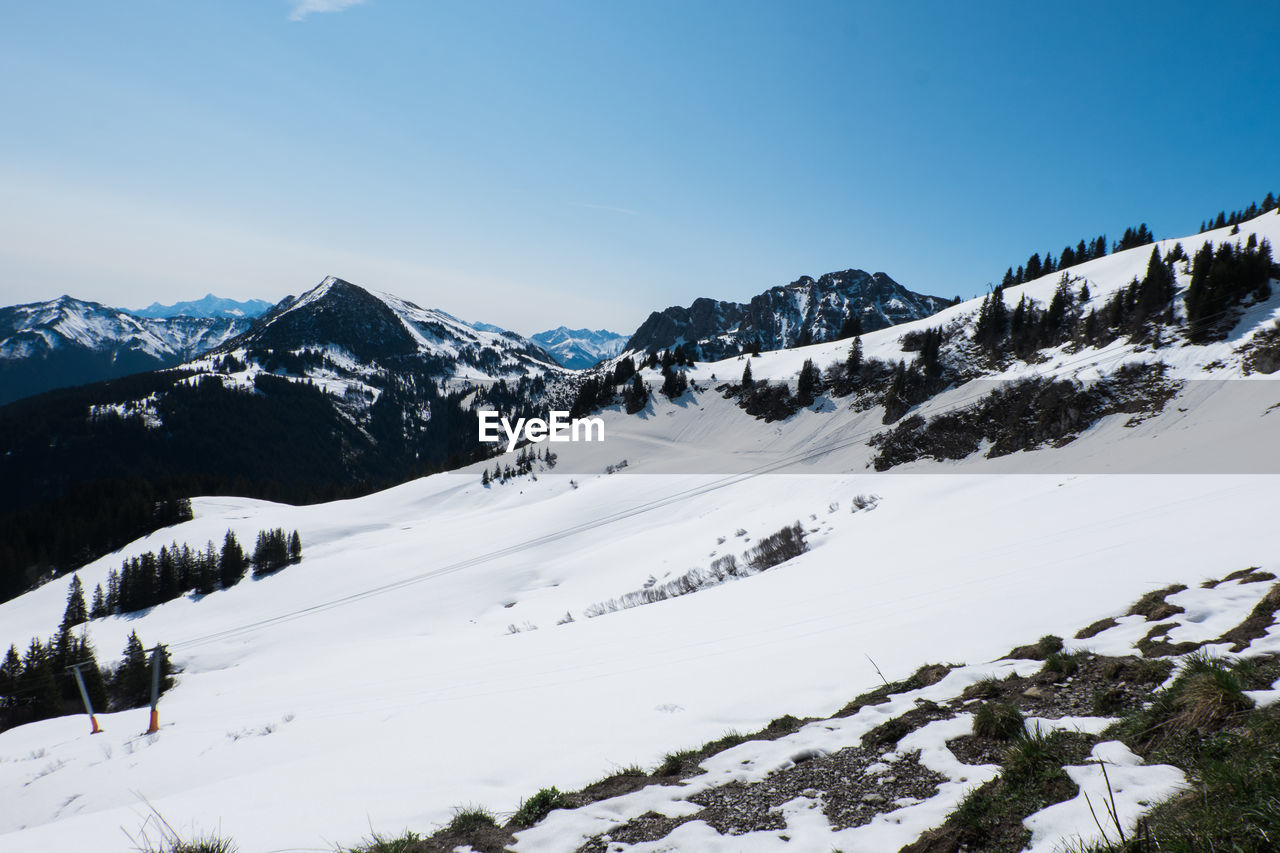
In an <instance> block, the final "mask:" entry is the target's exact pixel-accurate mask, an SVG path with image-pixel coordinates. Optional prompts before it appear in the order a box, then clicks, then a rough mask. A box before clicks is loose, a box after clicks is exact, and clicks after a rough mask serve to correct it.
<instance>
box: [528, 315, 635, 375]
mask: <svg viewBox="0 0 1280 853" xmlns="http://www.w3.org/2000/svg"><path fill="white" fill-rule="evenodd" d="M529 340H531V341H533V342H534V343H536V344H538V345H539V346H541V347H542V348H543V349H545V350H546V351H547V352H549V353H551V354H552V355H553V356H555V359H556V361H558V362H560V364H562V365H564V366H565V367H569V368H573V369H576V370H581V369H583V368H587V367H591V366H593V365H595V364H596V363H597V362H600V361H602V360H603V359H607V358H613V357H614V356H615V355H618V354H619V353H620V352H622V350H623V347H624V346H625V345H626V343H627V338H626V336H625V335H620V334H618V333H617V332H610V331H609V330H608V329H595V330H592V329H570V328H569V327H567V326H558V327H556V328H554V329H548V330H547V331H545V332H538V333H537V334H536V335H531V336H530V337H529Z"/></svg>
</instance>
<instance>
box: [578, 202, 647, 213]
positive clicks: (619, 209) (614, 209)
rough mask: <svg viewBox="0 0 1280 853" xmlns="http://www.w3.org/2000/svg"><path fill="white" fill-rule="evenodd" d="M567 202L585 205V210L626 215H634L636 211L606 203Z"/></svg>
mask: <svg viewBox="0 0 1280 853" xmlns="http://www.w3.org/2000/svg"><path fill="white" fill-rule="evenodd" d="M569 204H570V205H571V206H573V207H585V208H586V209H587V210H607V211H609V212H610V213H625V214H626V215H627V216H636V215H637V214H636V212H635V211H634V210H632V209H631V208H629V207H613V206H612V205H608V204H587V203H586V202H581V201H571V202H569Z"/></svg>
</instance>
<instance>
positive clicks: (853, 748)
mask: <svg viewBox="0 0 1280 853" xmlns="http://www.w3.org/2000/svg"><path fill="white" fill-rule="evenodd" d="M1274 580H1275V577H1274V576H1273V575H1272V574H1271V573H1269V572H1263V571H1259V570H1257V569H1253V568H1250V569H1244V570H1240V571H1237V572H1233V573H1232V574H1229V575H1227V576H1226V577H1224V578H1222V579H1220V580H1214V581H1209V582H1206V583H1205V584H1204V585H1203V586H1202V587H1200V588H1199V589H1198V590H1192V591H1188V590H1187V589H1186V588H1185V587H1182V586H1173V587H1168V588H1165V589H1161V590H1156V591H1154V592H1152V593H1149V594H1148V595H1146V596H1143V598H1142V599H1140V600H1139V601H1138V602H1136V603H1135V604H1134V605H1133V606H1132V607H1131V608H1130V609H1129V610H1128V611H1127V612H1126V613H1125V614H1124V615H1122V616H1117V617H1112V618H1108V619H1104V620H1101V621H1099V622H1096V623H1094V624H1093V625H1090V626H1087V627H1085V628H1082V629H1081V630H1080V631H1079V632H1078V633H1077V635H1076V637H1075V638H1073V639H1071V640H1066V641H1064V640H1063V639H1061V638H1058V637H1052V636H1047V637H1043V638H1041V639H1040V640H1039V641H1037V642H1036V643H1033V644H1030V645H1026V646H1021V647H1018V648H1015V649H1013V650H1011V651H1010V652H1009V654H1008V655H1007V656H1005V657H1004V658H1002V659H1000V660H998V661H994V662H992V663H991V664H986V665H980V666H960V665H955V664H932V665H926V666H923V667H921V668H920V669H919V670H918V671H917V672H916V673H915V674H913V675H912V676H911V677H910V678H908V679H906V680H904V681H901V682H896V683H891V684H890V683H886V684H884V685H883V686H881V687H880V688H878V689H876V690H874V691H871V692H869V693H867V694H864V695H863V696H860V697H858V698H857V699H855V700H853V701H852V702H850V703H849V704H848V705H847V706H846V707H845V708H843V709H841V711H840V712H839V713H837V714H836V715H834V716H832V717H830V718H826V719H806V720H800V719H797V718H794V717H783V718H780V719H778V720H775V721H774V722H773V723H771V724H770V725H769V726H767V727H766V728H764V729H762V730H761V731H759V732H757V733H754V734H752V735H736V734H730V735H727V736H726V737H724V738H722V739H720V740H718V741H714V742H712V743H709V744H707V745H705V746H704V747H702V748H701V749H699V750H693V751H687V752H680V753H673V754H671V755H669V756H668V757H667V759H666V761H664V762H663V763H662V765H661V766H659V767H658V768H656V769H655V770H653V771H651V772H645V771H643V770H641V769H640V768H628V769H626V770H623V771H621V772H619V773H617V774H615V775H614V776H611V777H609V778H607V779H604V780H601V781H600V782H598V783H596V784H594V785H591V786H589V787H588V788H585V789H583V790H582V791H578V792H573V793H569V794H562V793H560V792H558V791H555V790H554V789H548V790H547V791H543V792H539V794H538V795H537V796H536V797H532V798H530V800H529V801H528V802H527V803H526V807H525V808H522V810H521V812H520V813H518V814H517V815H515V816H513V817H512V818H511V819H510V820H509V821H507V823H506V824H505V825H502V826H500V825H498V822H497V821H496V820H492V819H491V816H486V815H484V814H483V813H481V815H480V817H478V818H477V817H476V815H475V814H473V813H467V814H466V815H461V814H460V817H466V820H460V821H455V824H454V825H451V826H450V827H446V828H444V829H442V830H441V831H440V832H438V833H437V834H435V835H433V836H431V837H429V838H425V839H419V838H417V837H406V838H404V839H398V840H396V841H393V842H390V841H387V840H385V839H384V840H382V841H380V842H376V843H374V844H372V845H370V846H368V847H366V848H361V849H362V850H367V851H370V853H375V852H376V851H382V850H403V851H452V850H456V849H462V850H467V849H471V850H477V851H486V853H488V852H489V851H495V852H496V851H503V850H508V849H511V850H551V849H562V850H565V851H576V852H577V853H606V851H608V853H624V851H632V850H636V851H658V850H694V849H703V848H702V846H701V844H699V843H697V842H691V841H690V839H692V838H696V837H702V838H706V839H715V838H721V839H732V838H741V839H742V848H741V849H757V846H756V845H754V844H753V843H752V842H753V841H758V840H760V839H765V838H767V839H769V840H773V839H776V840H778V841H781V842H790V841H791V839H792V836H793V834H794V833H793V829H792V821H793V820H795V819H796V815H797V814H798V813H809V814H810V815H812V813H813V812H815V811H820V812H821V816H822V817H821V819H822V820H824V821H825V823H826V825H827V827H829V830H830V831H831V833H832V835H833V837H840V836H839V833H840V832H841V831H844V830H854V829H856V828H859V827H867V826H868V825H870V824H873V823H880V824H885V825H888V824H891V823H901V824H904V825H911V826H916V825H918V826H919V828H920V832H919V833H918V834H917V836H916V840H915V841H913V842H911V843H909V844H907V845H906V846H902V847H901V849H902V853H958V851H962V850H963V851H1009V853H1016V851H1022V850H1024V849H1028V845H1030V849H1033V850H1051V849H1063V847H1062V845H1063V843H1066V842H1069V844H1070V845H1074V846H1070V848H1069V849H1072V850H1081V851H1113V850H1114V851H1121V850H1124V851H1155V850H1186V851H1190V850H1197V849H1231V850H1242V851H1244V850H1248V851H1253V850H1257V851H1262V850H1270V849H1275V848H1274V847H1272V846H1267V845H1268V844H1270V842H1269V841H1268V840H1267V839H1268V838H1269V837H1270V836H1269V835H1268V834H1267V833H1268V832H1269V831H1271V828H1273V827H1274V826H1275V825H1277V824H1280V806H1277V805H1276V803H1277V801H1276V800H1275V799H1274V798H1273V799H1271V800H1270V801H1267V800H1266V798H1265V797H1263V798H1262V799H1260V800H1259V802H1258V803H1257V808H1256V809H1255V812H1256V813H1254V814H1237V813H1235V812H1232V813H1231V814H1232V815H1234V817H1230V818H1228V819H1227V822H1228V823H1229V824H1231V825H1230V826H1226V825H1224V826H1222V827H1218V826H1217V825H1216V824H1215V823H1214V820H1217V819H1218V818H1215V817H1213V815H1212V814H1211V813H1210V811H1206V810H1205V809H1204V808H1201V810H1200V811H1199V812H1195V811H1194V809H1192V811H1193V813H1191V814H1190V815H1188V814H1187V813H1186V812H1187V810H1188V809H1191V808H1192V807H1191V806H1190V805H1189V804H1190V803H1191V802H1192V801H1195V800H1196V799H1197V797H1194V796H1190V797H1189V796H1173V797H1172V798H1170V797H1169V795H1168V794H1166V795H1165V796H1164V797H1160V798H1156V797H1152V798H1150V801H1148V800H1138V801H1137V803H1136V804H1134V806H1133V810H1130V811H1126V812H1124V813H1123V817H1120V816H1116V817H1112V814H1113V812H1112V809H1117V807H1116V806H1115V801H1116V797H1117V794H1118V793H1121V792H1122V789H1121V788H1120V783H1119V782H1117V783H1116V788H1117V790H1115V791H1113V790H1112V781H1111V777H1109V776H1105V777H1104V778H1106V780H1107V781H1106V789H1105V790H1106V792H1107V793H1108V794H1109V795H1110V798H1111V804H1110V807H1108V806H1107V804H1106V803H1105V802H1096V803H1095V801H1093V800H1089V801H1088V803H1089V807H1090V809H1091V810H1093V809H1095V806H1096V812H1097V814H1098V820H1097V824H1096V825H1097V827H1098V829H1099V830H1101V833H1102V835H1101V837H1100V838H1098V837H1095V838H1094V839H1093V840H1090V839H1088V838H1083V837H1081V838H1076V839H1074V840H1072V839H1071V838H1067V839H1059V840H1058V842H1057V844H1056V846H1049V845H1048V844H1047V841H1046V838H1048V836H1047V835H1046V832H1047V831H1048V830H1045V829H1044V827H1045V826H1049V827H1052V826H1053V819H1051V815H1054V814H1055V809H1056V810H1058V811H1059V812H1060V811H1061V809H1062V808H1063V806H1064V804H1068V803H1069V802H1070V801H1073V800H1075V799H1079V798H1080V794H1081V787H1080V785H1078V784H1077V783H1076V781H1074V780H1075V779H1076V778H1077V777H1079V776H1080V774H1081V771H1082V769H1083V768H1088V767H1097V768H1099V769H1101V770H1103V771H1104V773H1105V771H1106V769H1107V767H1108V766H1112V764H1113V762H1112V761H1109V760H1108V759H1106V758H1103V757H1102V756H1103V755H1105V754H1115V752H1116V750H1119V751H1120V752H1121V753H1123V754H1128V755H1131V757H1132V759H1133V760H1132V761H1130V762H1128V763H1129V764H1130V765H1133V766H1131V767H1124V768H1122V767H1121V765H1123V764H1125V762H1124V761H1116V762H1114V767H1113V769H1112V770H1111V772H1112V773H1113V774H1119V773H1121V772H1122V770H1129V771H1134V772H1139V771H1143V770H1146V769H1148V766H1149V769H1150V770H1152V771H1164V772H1165V774H1166V776H1167V775H1168V774H1170V773H1172V774H1175V775H1179V776H1182V778H1183V781H1180V782H1177V783H1176V784H1175V785H1173V786H1172V787H1171V788H1169V791H1168V793H1169V794H1176V792H1177V791H1179V790H1189V791H1191V792H1192V793H1195V794H1199V795H1202V796H1201V797H1200V798H1201V799H1203V800H1210V799H1214V798H1215V796H1218V795H1220V796H1222V797H1223V798H1224V799H1229V797H1230V795H1232V794H1233V793H1234V794H1236V795H1242V796H1246V797H1258V796H1261V794H1259V793H1258V791H1257V790H1255V789H1253V788H1248V789H1247V790H1245V789H1240V790H1237V789H1238V788H1239V785H1237V786H1236V788H1232V789H1231V790H1228V791H1226V792H1222V793H1220V794H1215V796H1208V795H1207V792H1208V791H1209V790H1210V789H1212V790H1214V791H1215V792H1216V791H1217V789H1216V788H1214V786H1217V785H1221V784H1222V782H1221V780H1220V779H1218V778H1217V777H1216V776H1214V775H1213V772H1212V767H1214V766H1216V765H1212V764H1206V763H1204V760H1203V759H1204V756H1205V755H1207V754H1213V753H1212V749H1217V748H1220V747H1218V746H1213V745H1216V744H1218V743H1219V742H1225V741H1229V742H1231V743H1233V744H1236V743H1238V742H1245V743H1248V742H1251V739H1252V740H1257V739H1258V738H1260V737H1267V738H1269V737H1270V735H1269V734H1267V733H1272V732H1273V729H1272V728H1271V726H1273V724H1274V722H1275V721H1274V720H1273V719H1272V718H1273V717H1275V710H1274V708H1272V707H1271V704H1270V703H1271V702H1272V701H1274V700H1275V698H1277V696H1276V695H1274V694H1276V691H1275V690H1274V689H1272V688H1273V686H1274V685H1275V684H1276V683H1277V678H1280V655H1277V653H1276V648H1275V647H1276V646H1277V644H1276V643H1275V642H1274V640H1275V638H1273V637H1268V629H1269V628H1270V627H1271V626H1272V624H1273V622H1274V620H1275V612H1276V611H1277V610H1280V584H1273V583H1272V582H1273V581H1274ZM1219 598H1220V599H1223V600H1230V601H1231V602H1232V603H1233V607H1234V608H1235V610H1234V611H1231V612H1236V613H1240V614H1244V613H1246V612H1247V615H1246V616H1244V618H1243V619H1242V620H1241V621H1239V622H1238V623H1236V624H1234V625H1233V626H1231V627H1229V628H1227V629H1226V630H1225V631H1222V630H1221V629H1220V628H1218V627H1215V625H1216V624H1217V623H1215V622H1214V619H1213V618H1209V617H1207V616H1206V614H1208V613H1210V612H1212V611H1213V604H1212V602H1213V601H1216V600H1218V599H1219ZM1179 602H1183V603H1179ZM1249 605H1251V606H1252V609H1247V607H1248V606H1249ZM1188 611H1192V612H1191V613H1190V614H1189V613H1188ZM1220 621H1221V617H1218V622H1220ZM1205 685H1218V687H1214V688H1213V689H1206V688H1205ZM1219 688H1220V689H1219ZM1260 733H1262V734H1260ZM1224 739H1225V741H1224ZM1233 739H1234V740H1233ZM1206 745H1211V746H1212V749H1210V748H1209V746H1206ZM1266 745H1267V748H1266V749H1262V750H1260V751H1259V755H1262V756H1264V757H1266V760H1270V758H1274V757H1276V756H1275V753H1276V746H1277V745H1276V744H1275V743H1274V742H1272V740H1271V739H1268V740H1267V742H1266ZM1107 750H1111V752H1110V753H1108V752H1107ZM1130 750H1131V752H1130ZM1206 750H1208V752H1206ZM1246 752H1247V751H1246ZM1246 752H1240V751H1239V750H1237V752H1236V753H1233V754H1234V755H1235V756H1236V758H1235V760H1240V758H1239V756H1240V755H1244V754H1246ZM926 753H927V754H926ZM943 753H945V755H944V754H943ZM940 760H941V763H940ZM1214 760H1218V759H1214ZM1250 760H1251V759H1250ZM1219 763H1221V762H1220V761H1219ZM1160 765H1163V766H1160ZM939 767H941V768H943V769H942V770H941V771H940V770H939V769H938V768H939ZM1206 767H1208V768H1210V769H1208V770H1206V769H1205V768H1206ZM1254 771H1256V772H1261V773H1265V772H1266V768H1262V769H1259V768H1258V767H1253V768H1244V769H1241V770H1239V772H1237V776H1241V777H1242V778H1243V777H1244V776H1248V775H1249V773H1251V772H1254ZM1233 772H1234V771H1233ZM1233 778H1234V777H1233ZM1251 784H1252V783H1251ZM1241 790H1243V794H1242V793H1241ZM1095 793H1096V792H1095ZM1160 799H1163V800H1166V802H1165V803H1164V804H1160V803H1159V802H1158V800H1160ZM1100 800H1105V797H1101V798H1100ZM1268 803H1269V804H1268ZM1134 810H1136V811H1137V812H1140V813H1139V814H1134V813H1133V811H1134ZM810 819H814V818H812V817H806V818H805V820H810ZM1242 822H1243V823H1242ZM584 827H589V828H594V829H584ZM1083 829H1089V827H1084V828H1083ZM1214 833H1220V834H1222V838H1223V839H1225V840H1224V841H1223V843H1229V844H1232V845H1235V846H1223V847H1217V846H1213V845H1214V844H1215V843H1216V840H1217V839H1218V838H1219V836H1218V835H1215V834H1214ZM699 834H700V835H699ZM1049 834H1051V832H1050V833H1049ZM1082 834H1083V833H1082ZM1228 836H1229V837H1228ZM844 837H848V836H844ZM1241 839H1243V841H1242V840H1241ZM1049 840H1052V839H1049ZM704 843H705V842H704ZM1205 843H1208V844H1210V847H1204V846H1203V845H1204V844H1205ZM379 844H382V845H384V846H378V845H379ZM388 844H394V845H397V846H385V845H388ZM400 845H402V846H400ZM900 846H901V845H900V844H895V845H894V849H897V848H898V847H900ZM716 849H736V848H734V847H732V846H730V847H727V848H723V847H719V846H717V847H716ZM796 849H800V848H799V847H797V848H796ZM832 849H840V848H839V847H834V848H832ZM857 849H869V848H867V847H865V845H860V846H858V847H857Z"/></svg>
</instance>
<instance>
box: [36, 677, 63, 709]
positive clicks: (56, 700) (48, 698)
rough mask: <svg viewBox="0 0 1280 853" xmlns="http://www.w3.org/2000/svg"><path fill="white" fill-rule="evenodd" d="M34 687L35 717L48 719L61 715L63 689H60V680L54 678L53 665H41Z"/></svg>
mask: <svg viewBox="0 0 1280 853" xmlns="http://www.w3.org/2000/svg"><path fill="white" fill-rule="evenodd" d="M34 688H35V701H34V703H33V704H32V711H33V712H34V714H35V718H36V719H37V720H47V719H49V718H50V717H57V716H61V714H62V711H63V706H62V691H61V690H60V689H58V680H57V679H56V678H54V675H53V668H52V667H49V666H42V667H40V669H39V671H37V672H36V674H35V678H34Z"/></svg>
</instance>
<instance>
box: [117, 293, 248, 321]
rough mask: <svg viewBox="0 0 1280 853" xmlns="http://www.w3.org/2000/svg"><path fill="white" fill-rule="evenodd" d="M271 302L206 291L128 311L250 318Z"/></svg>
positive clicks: (156, 314) (160, 315)
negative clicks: (231, 297) (198, 294)
mask: <svg viewBox="0 0 1280 853" xmlns="http://www.w3.org/2000/svg"><path fill="white" fill-rule="evenodd" d="M271 306H272V303H270V302H268V301H266V300H265V299H247V300H245V301H243V302H238V301H236V300H234V299H224V298H222V297H220V296H214V295H213V294H212V293H207V294H205V295H204V296H203V297H201V298H200V299H193V300H189V301H186V302H175V303H173V304H172V305H161V304H160V303H159V302H152V303H151V304H150V305H148V306H147V307H146V308H138V309H136V310H133V311H130V312H129V313H131V314H133V315H134V316H135V317H243V318H252V317H257V316H259V315H260V314H265V313H266V312H267V311H270V310H271Z"/></svg>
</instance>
